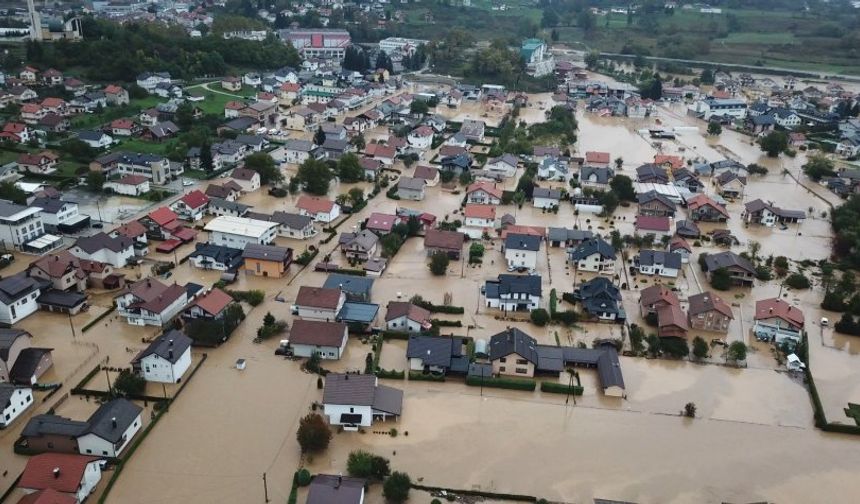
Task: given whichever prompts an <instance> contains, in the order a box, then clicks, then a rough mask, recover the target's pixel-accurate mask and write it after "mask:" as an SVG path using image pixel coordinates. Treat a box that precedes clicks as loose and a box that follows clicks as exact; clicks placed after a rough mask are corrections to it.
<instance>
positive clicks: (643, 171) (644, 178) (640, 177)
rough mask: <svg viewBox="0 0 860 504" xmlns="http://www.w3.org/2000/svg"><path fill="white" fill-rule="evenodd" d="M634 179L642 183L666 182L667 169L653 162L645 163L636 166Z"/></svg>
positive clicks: (667, 177)
mask: <svg viewBox="0 0 860 504" xmlns="http://www.w3.org/2000/svg"><path fill="white" fill-rule="evenodd" d="M636 180H637V181H638V182H643V183H648V182H650V183H653V184H668V183H669V171H668V170H666V168H663V167H662V166H659V165H656V164H654V163H646V164H644V165H642V166H640V167H638V168H636Z"/></svg>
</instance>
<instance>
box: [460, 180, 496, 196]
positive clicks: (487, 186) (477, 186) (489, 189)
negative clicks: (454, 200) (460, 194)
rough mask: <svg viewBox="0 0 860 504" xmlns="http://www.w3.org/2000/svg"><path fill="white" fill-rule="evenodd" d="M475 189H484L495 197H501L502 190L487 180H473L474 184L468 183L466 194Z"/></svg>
mask: <svg viewBox="0 0 860 504" xmlns="http://www.w3.org/2000/svg"><path fill="white" fill-rule="evenodd" d="M475 191H484V192H485V193H487V194H489V195H490V196H493V197H495V198H500V199H501V197H502V190H501V189H499V188H498V187H496V186H494V185H493V184H489V183H487V182H475V183H474V184H472V185H470V186H469V188H468V189H466V194H472V193H473V192H475Z"/></svg>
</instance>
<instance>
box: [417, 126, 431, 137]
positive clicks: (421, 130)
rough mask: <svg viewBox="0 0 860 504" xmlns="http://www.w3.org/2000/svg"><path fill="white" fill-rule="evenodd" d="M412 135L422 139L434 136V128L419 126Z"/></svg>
mask: <svg viewBox="0 0 860 504" xmlns="http://www.w3.org/2000/svg"><path fill="white" fill-rule="evenodd" d="M412 134H413V135H416V136H420V137H428V136H431V135H433V128H431V127H430V126H418V127H417V128H415V129H414V130H412Z"/></svg>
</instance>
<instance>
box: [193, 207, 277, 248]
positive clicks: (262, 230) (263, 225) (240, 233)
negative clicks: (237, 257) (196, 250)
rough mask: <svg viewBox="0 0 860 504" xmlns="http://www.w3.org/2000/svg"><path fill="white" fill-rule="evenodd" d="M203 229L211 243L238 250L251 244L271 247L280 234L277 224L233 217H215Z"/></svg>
mask: <svg viewBox="0 0 860 504" xmlns="http://www.w3.org/2000/svg"><path fill="white" fill-rule="evenodd" d="M203 229H205V230H206V231H208V232H209V243H211V244H213V245H222V246H224V247H230V248H237V249H244V248H245V245H247V244H249V243H256V244H259V245H269V244H270V243H272V241H274V239H275V236H277V234H278V224H277V223H276V222H268V221H261V220H257V219H248V218H246V217H233V216H231V215H222V216H220V217H215V218H214V219H212V220H211V221H209V223H208V224H206V227H205V228H203Z"/></svg>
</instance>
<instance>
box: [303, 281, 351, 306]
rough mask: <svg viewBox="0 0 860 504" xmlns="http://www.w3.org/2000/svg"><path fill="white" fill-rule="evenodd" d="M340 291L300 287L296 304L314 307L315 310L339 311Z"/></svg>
mask: <svg viewBox="0 0 860 504" xmlns="http://www.w3.org/2000/svg"><path fill="white" fill-rule="evenodd" d="M340 294H341V292H340V289H326V288H325V287H308V286H302V287H299V293H298V295H297V296H296V304H297V305H299V306H312V307H314V308H325V309H329V310H334V309H337V305H338V303H340Z"/></svg>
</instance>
